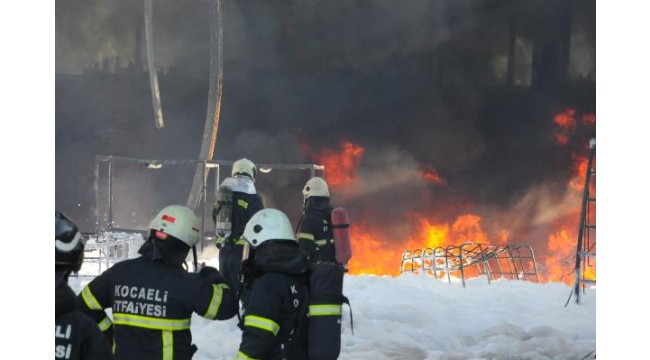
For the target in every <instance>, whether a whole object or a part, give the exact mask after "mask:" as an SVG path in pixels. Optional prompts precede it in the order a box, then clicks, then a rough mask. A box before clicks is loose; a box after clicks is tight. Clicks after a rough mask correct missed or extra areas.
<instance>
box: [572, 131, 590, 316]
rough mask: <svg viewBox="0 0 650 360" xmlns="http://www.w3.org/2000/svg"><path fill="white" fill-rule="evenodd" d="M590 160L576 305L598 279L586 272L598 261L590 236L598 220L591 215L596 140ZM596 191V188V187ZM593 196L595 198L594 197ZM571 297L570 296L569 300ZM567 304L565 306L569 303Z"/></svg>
mask: <svg viewBox="0 0 650 360" xmlns="http://www.w3.org/2000/svg"><path fill="white" fill-rule="evenodd" d="M589 149H590V150H589V160H588V161H587V170H586V172H585V186H584V190H583V193H582V208H581V210H580V227H579V228H578V244H577V249H576V266H575V280H574V288H573V293H575V295H576V303H577V304H580V301H581V297H582V295H581V292H580V288H582V293H583V294H584V292H585V287H586V285H596V279H588V278H586V277H585V272H586V269H587V268H588V267H593V266H595V263H594V259H596V241H595V239H594V238H593V237H592V236H590V235H591V231H592V230H593V231H594V232H595V231H596V222H595V221H596V220H595V219H593V223H592V222H591V221H592V219H591V218H590V214H591V213H592V212H593V213H594V214H595V211H596V195H595V194H592V193H591V183H592V181H595V178H596V169H595V160H596V139H591V140H590V141H589ZM594 191H595V186H594ZM592 195H593V196H592ZM570 299H571V297H570V296H569V300H570ZM569 300H567V303H566V304H565V306H566V305H567V304H568V303H569Z"/></svg>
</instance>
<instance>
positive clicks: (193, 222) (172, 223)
mask: <svg viewBox="0 0 650 360" xmlns="http://www.w3.org/2000/svg"><path fill="white" fill-rule="evenodd" d="M199 227H200V225H199V219H198V218H197V217H196V215H194V213H193V212H192V210H190V209H188V208H187V207H185V206H181V205H169V206H167V207H166V208H164V209H162V210H161V211H160V212H159V213H158V215H156V217H155V218H154V219H153V220H152V221H151V225H149V228H150V229H151V230H156V231H160V232H163V233H165V234H169V235H171V236H173V237H175V238H177V239H178V240H180V241H182V242H184V243H185V244H186V245H188V246H189V247H192V246H194V245H196V243H197V242H198V241H199V234H200V231H199Z"/></svg>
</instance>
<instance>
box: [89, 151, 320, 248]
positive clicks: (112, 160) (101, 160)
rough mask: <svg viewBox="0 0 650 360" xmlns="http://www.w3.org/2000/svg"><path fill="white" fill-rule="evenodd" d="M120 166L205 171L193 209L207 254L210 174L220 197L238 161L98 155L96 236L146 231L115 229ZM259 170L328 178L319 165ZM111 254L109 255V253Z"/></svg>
mask: <svg viewBox="0 0 650 360" xmlns="http://www.w3.org/2000/svg"><path fill="white" fill-rule="evenodd" d="M118 162H123V163H130V164H140V165H142V166H146V167H149V168H153V169H156V168H160V167H162V166H168V165H196V166H197V167H199V168H202V169H203V176H202V177H201V178H202V179H203V181H202V184H201V187H200V189H198V194H197V195H196V196H197V198H198V199H199V201H198V202H197V204H196V207H195V208H194V209H192V210H193V211H194V212H195V213H199V214H201V216H200V221H201V237H200V239H199V242H198V244H197V248H198V250H199V251H201V252H202V251H203V249H204V246H206V244H207V240H209V239H210V237H209V236H207V235H206V233H207V231H206V230H207V227H208V225H207V221H206V216H205V214H206V213H207V210H208V208H207V206H208V204H207V189H208V184H207V179H208V175H209V171H210V170H211V169H214V171H215V179H214V188H213V191H214V194H215V195H216V193H217V191H218V187H219V184H220V183H221V171H220V170H221V167H222V166H232V164H233V163H234V161H231V160H213V161H203V160H159V159H139V158H130V157H123V156H113V155H97V156H96V157H95V174H94V185H93V191H94V204H93V207H94V212H95V226H96V227H95V231H94V233H93V234H92V236H101V235H100V234H104V233H126V234H134V233H143V231H142V230H140V229H122V228H115V227H114V226H113V225H114V221H113V202H114V198H113V196H114V194H113V177H114V165H115V164H116V163H118ZM102 164H105V165H106V166H107V168H108V170H107V180H106V186H107V190H106V198H105V201H106V202H107V207H108V209H107V214H106V216H107V220H106V224H107V225H106V227H105V228H102V227H101V226H100V224H101V223H102V222H101V217H100V201H101V199H100V166H101V165H102ZM257 166H258V169H259V170H260V171H261V172H269V171H271V170H309V171H310V176H311V177H314V176H316V171H321V172H322V176H324V174H325V167H324V166H323V165H318V164H262V163H260V164H257ZM106 254H108V252H106Z"/></svg>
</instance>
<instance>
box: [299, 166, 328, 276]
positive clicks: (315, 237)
mask: <svg viewBox="0 0 650 360" xmlns="http://www.w3.org/2000/svg"><path fill="white" fill-rule="evenodd" d="M302 195H303V199H304V201H303V214H302V217H301V218H300V222H299V225H298V243H299V244H300V247H301V248H302V249H303V251H304V252H305V254H307V257H308V258H309V261H310V262H311V263H312V264H317V263H320V262H332V263H334V262H336V253H335V251H334V242H333V240H332V239H333V233H332V224H331V222H332V221H331V217H330V213H331V212H332V209H333V206H332V203H331V201H330V192H329V188H328V186H327V183H326V182H325V180H324V179H323V178H321V177H318V176H316V177H313V178H311V179H309V180H308V181H307V183H306V184H305V186H304V187H303V189H302Z"/></svg>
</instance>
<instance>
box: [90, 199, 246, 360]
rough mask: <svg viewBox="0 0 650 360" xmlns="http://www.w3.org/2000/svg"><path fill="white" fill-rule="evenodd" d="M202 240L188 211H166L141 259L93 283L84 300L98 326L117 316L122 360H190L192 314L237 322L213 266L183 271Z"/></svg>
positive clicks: (175, 207) (181, 208)
mask: <svg viewBox="0 0 650 360" xmlns="http://www.w3.org/2000/svg"><path fill="white" fill-rule="evenodd" d="M198 240H199V220H198V218H197V217H196V215H194V213H193V212H192V211H191V210H190V209H188V208H187V207H185V206H181V205H170V206H167V207H165V208H164V209H163V210H161V211H160V212H159V213H158V215H156V217H155V218H154V219H153V221H152V222H151V225H150V226H149V236H148V238H147V240H146V241H145V243H144V244H143V245H142V247H141V248H140V249H139V251H138V252H139V253H140V255H141V256H140V257H138V258H135V259H129V260H124V261H121V262H119V263H117V264H115V265H113V266H112V267H110V268H109V269H108V270H106V271H105V272H104V273H102V274H101V275H99V276H98V277H96V278H95V279H93V280H92V281H91V282H90V283H89V284H88V285H87V286H86V287H85V288H84V289H83V290H82V292H81V294H80V295H79V297H80V300H81V302H82V303H83V304H84V308H85V309H86V311H88V312H89V313H92V314H95V316H96V318H95V319H96V321H101V320H100V319H101V318H102V317H103V316H105V313H104V309H107V308H111V309H112V313H113V333H114V343H113V349H114V353H115V356H116V358H119V359H143V360H147V359H174V360H183V359H191V358H192V355H193V354H194V352H195V351H196V350H197V348H196V346H195V345H193V344H192V334H191V332H190V319H191V317H192V313H193V312H195V313H197V314H198V315H200V316H202V317H204V318H207V319H211V320H215V319H217V320H225V319H230V318H232V317H233V316H234V315H235V314H236V313H237V310H238V306H237V300H236V298H235V297H234V296H233V292H232V290H231V289H230V288H229V287H228V285H226V284H225V282H224V280H223V278H221V276H220V275H219V272H218V271H217V270H216V269H214V268H211V267H205V268H203V269H201V272H200V273H198V274H196V273H189V272H187V271H186V270H185V269H184V268H183V264H184V263H185V259H186V258H187V255H188V252H189V250H190V249H191V248H192V246H194V245H195V244H196V243H197V242H198Z"/></svg>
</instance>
